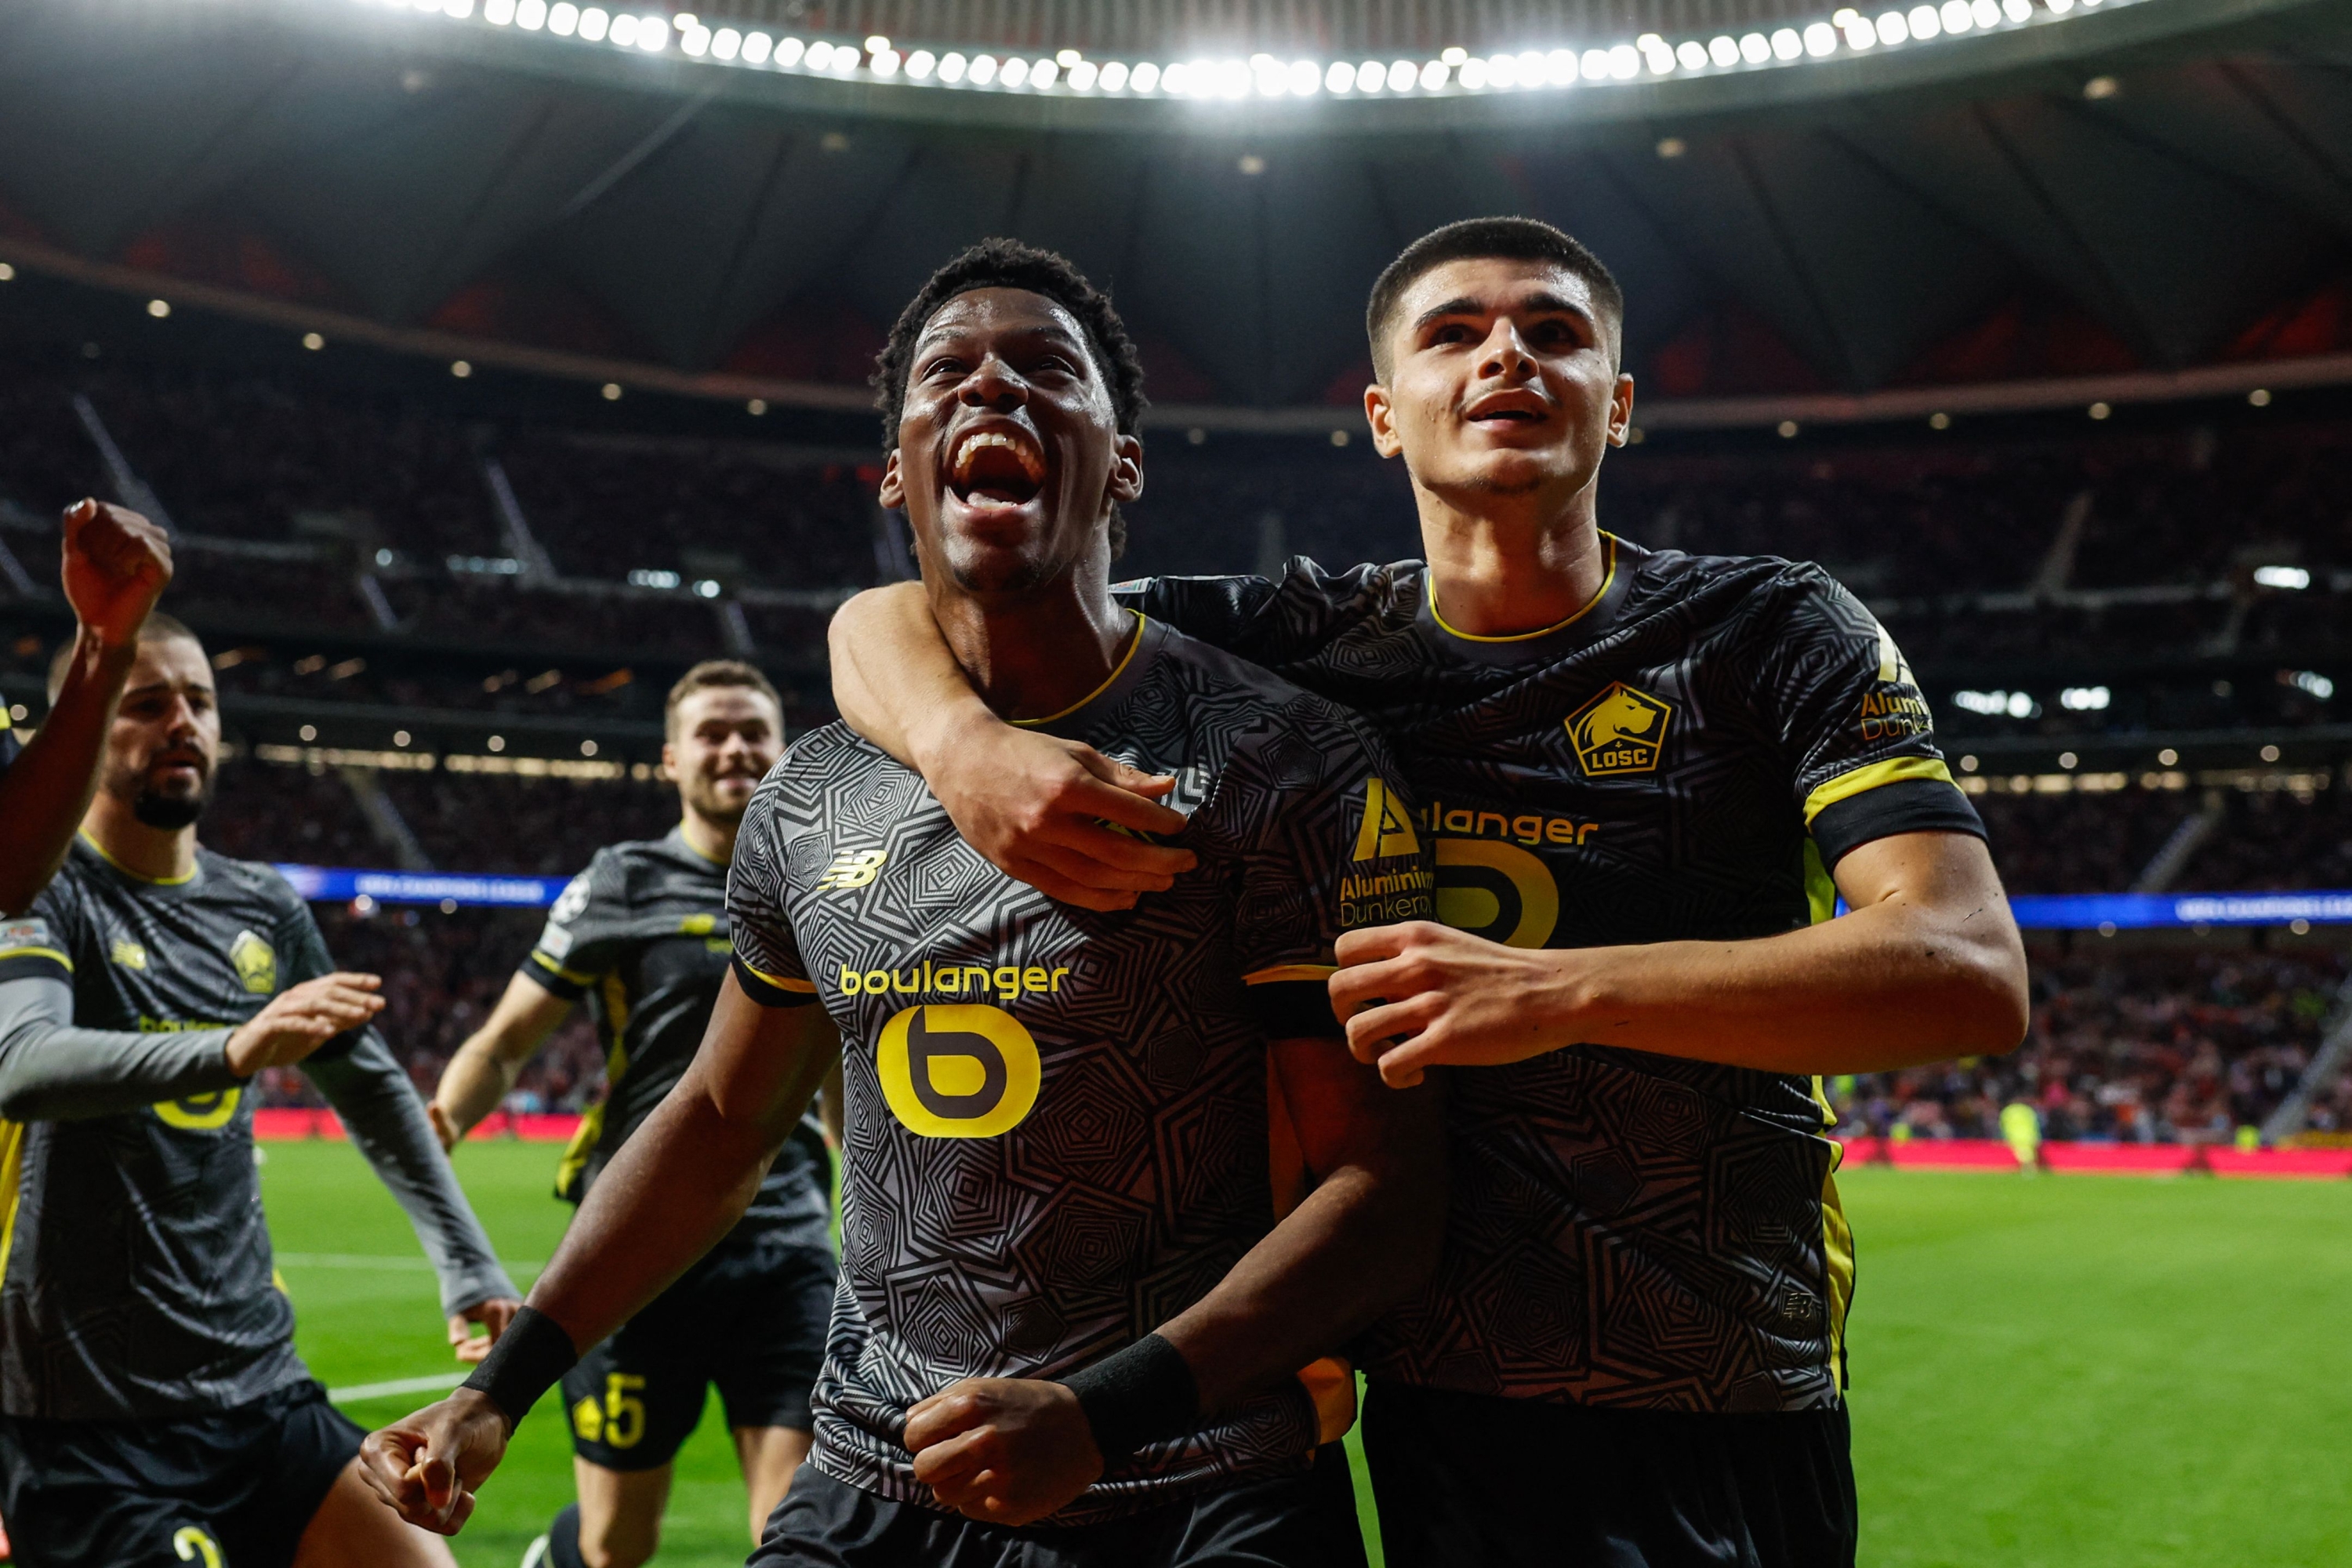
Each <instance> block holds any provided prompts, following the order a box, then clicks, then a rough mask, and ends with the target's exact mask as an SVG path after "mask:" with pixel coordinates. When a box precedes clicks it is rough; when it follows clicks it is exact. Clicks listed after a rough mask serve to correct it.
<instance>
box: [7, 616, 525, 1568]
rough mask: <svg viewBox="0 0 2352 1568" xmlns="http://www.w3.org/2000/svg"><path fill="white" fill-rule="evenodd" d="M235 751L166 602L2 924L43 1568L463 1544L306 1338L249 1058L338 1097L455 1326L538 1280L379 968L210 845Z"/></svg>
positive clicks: (268, 879) (10, 1180) (493, 1324)
mask: <svg viewBox="0 0 2352 1568" xmlns="http://www.w3.org/2000/svg"><path fill="white" fill-rule="evenodd" d="M76 657H78V656H77V655H76V653H75V652H74V650H73V649H71V648H68V649H66V650H62V652H61V654H60V658H59V659H58V668H56V669H55V670H53V671H52V674H51V677H50V681H51V689H52V691H53V692H54V691H55V690H56V689H57V688H58V685H59V684H60V683H62V682H63V681H64V680H65V679H68V670H69V667H70V661H71V660H73V659H74V658H76ZM219 753H220V716H219V710H218V708H217V706H216V704H215V698H214V690H213V679H212V666H211V663H210V661H209V660H207V659H206V658H205V650H204V648H203V647H202V646H201V645H199V644H198V642H197V641H196V638H195V637H194V635H193V634H192V633H190V632H189V631H188V629H187V628H186V627H185V626H181V625H180V624H179V623H178V622H177V621H174V620H172V619H171V618H170V617H168V616H161V615H155V616H148V617H147V619H146V622H145V624H144V626H142V627H141V629H140V631H139V634H138V639H137V645H136V650H135V654H134V656H133V658H132V659H131V662H130V666H129V671H128V676H127V681H126V689H125V690H124V693H123V696H122V700H121V706H120V710H119V711H118V712H117V713H116V715H115V717H114V719H113V721H112V722H111V725H110V728H109V730H108V731H107V738H106V751H105V754H104V758H103V762H102V766H101V773H100V782H99V788H98V792H97V794H96V795H95V796H94V797H93V798H92V800H91V802H90V805H89V814H88V816H85V817H84V819H83V822H82V829H81V835H80V837H79V840H78V841H77V842H76V843H75V845H74V846H73V847H72V849H71V851H70V852H69V853H68V857H67V859H66V863H65V866H64V868H62V869H61V870H59V871H58V875H57V877H56V879H54V880H53V881H52V882H51V883H50V885H49V887H48V889H47V890H46V891H45V892H43V893H42V894H41V896H40V898H39V899H38V900H37V901H36V902H35V904H34V906H33V908H32V910H31V911H30V913H29V914H27V915H25V916H23V917H20V918H18V919H16V920H14V921H8V922H7V923H6V926H5V941H0V949H5V951H0V1117H5V1119H6V1120H5V1121H0V1513H5V1517H6V1519H7V1521H8V1529H9V1532H10V1535H11V1537H12V1544H13V1545H14V1547H15V1549H16V1557H17V1560H18V1561H20V1562H22V1563H26V1564H28V1565H31V1568H68V1565H75V1568H79V1565H80V1564H95V1563H106V1564H110V1565H112V1564H118V1563H119V1564H125V1565H132V1568H147V1565H149V1564H152V1565H154V1568H166V1565H173V1568H176V1565H178V1564H183V1563H201V1564H205V1565H206V1568H215V1565H217V1564H221V1563H230V1564H234V1565H235V1568H286V1565H288V1564H294V1565H296V1568H331V1565H332V1568H340V1565H342V1564H348V1563H367V1564H370V1565H371V1568H374V1565H377V1564H383V1565H386V1568H448V1565H449V1563H450V1557H449V1554H448V1550H447V1548H446V1546H445V1545H444V1544H443V1543H442V1542H437V1541H436V1540H434V1539H433V1538H432V1537H431V1536H429V1535H427V1534H425V1533H424V1532H423V1531H416V1530H414V1529H412V1528H410V1527H408V1526H406V1525H403V1524H401V1523H400V1522H399V1521H396V1520H394V1519H393V1518H392V1517H391V1516H389V1515H388V1514H386V1513H384V1511H383V1510H382V1509H381V1508H379V1507H378V1506H376V1504H375V1502H374V1500H373V1498H372V1497H371V1496H370V1495H369V1493H368V1492H367V1490H366V1489H365V1487H364V1485H363V1484H362V1483H361V1482H360V1481H359V1479H358V1478H357V1476H356V1474H355V1473H354V1472H353V1470H352V1456H353V1455H354V1454H355V1453H357V1452H358V1449H359V1441H360V1437H361V1433H360V1430H359V1428H358V1427H357V1426H353V1425H352V1423H351V1422H350V1421H349V1420H347V1419H345V1418H344V1417H343V1416H342V1415H340V1414H338V1413H337V1412H336V1411H335V1410H333V1409H332V1408H331V1406H330V1405H328V1404H327V1400H326V1394H325V1393H324V1391H323V1390H321V1389H320V1387H319V1385H318V1384H316V1383H314V1382H312V1381H311V1380H310V1373H309V1372H308V1370H307V1369H306V1368H305V1367H304V1366H303V1364H302V1361H301V1358H300V1357H299V1356H298V1355H297V1354H295V1352H294V1343H293V1333H294V1313H293V1309H292V1307H291V1306H289V1303H288V1301H287V1300H286V1297H285V1294H284V1293H283V1292H282V1291H281V1290H280V1289H278V1286H277V1285H276V1283H275V1282H274V1278H273V1271H272V1268H271V1266H270V1247H269V1235H268V1227H267V1226H266V1224H265V1222H264V1218H263V1215H262V1209H261V1193H260V1187H259V1184H258V1182H257V1178H256V1175H255V1170H254V1147H253V1100H252V1099H251V1097H250V1096H248V1095H247V1093H246V1088H247V1084H248V1083H249V1082H250V1081H251V1079H252V1078H253V1076H254V1075H255V1074H256V1073H257V1072H259V1071H260V1070H261V1069H263V1068H271V1067H288V1066H293V1065H297V1064H299V1066H300V1067H301V1068H302V1070H303V1072H304V1074H305V1076H307V1077H308V1078H309V1079H310V1080H311V1082H312V1083H314V1084H315V1085H317V1087H318V1088H319V1089H320V1091H321V1092H322V1093H324V1094H325V1095H326V1097H327V1099H328V1101H329V1102H330V1103H331V1105H333V1107H334V1108H335V1111H336V1114H337V1115H338V1116H340V1117H341V1119H342V1122H343V1125H344V1126H345V1127H346V1128H347V1129H348V1130H349V1131H350V1134H351V1137H352V1142H353V1143H354V1144H356V1145H357V1146H358V1148H359V1150H360V1152H361V1153H362V1155H364V1156H365V1158H366V1159H367V1161H368V1163H370V1164H371V1165H372V1166H373V1167H374V1169H375V1173H376V1174H377V1176H378V1177H379V1178H380V1179H381V1180H382V1181H383V1184H384V1185H385V1186H386V1187H388V1188H390V1189H391V1191H392V1194H393V1196H394V1198H395V1199H397V1200H398V1201H399V1203H400V1205H401V1206H402V1208H403V1209H404V1210H405V1211H406V1212H407V1215H408V1217H409V1222H410V1223H411V1225H413V1226H415V1230H416V1234H417V1238H418V1240H419V1241H421V1242H422V1243H423V1244H424V1247H425V1255H426V1256H427V1257H428V1258H430V1259H431V1260H432V1262H433V1265H434V1268H435V1269H436V1272H437V1273H438V1274H439V1276H440V1282H441V1300H442V1307H443V1310H444V1311H445V1312H446V1313H447V1314H448V1315H449V1320H450V1321H449V1327H450V1331H451V1335H452V1337H453V1339H457V1340H460V1341H462V1340H464V1336H465V1328H466V1324H467V1321H469V1320H473V1321H481V1322H482V1323H483V1324H484V1325H485V1326H486V1327H487V1328H488V1331H489V1332H490V1334H491V1335H493V1336H495V1334H496V1333H497V1332H498V1331H499V1330H500V1329H501V1328H502V1327H503V1326H504V1324H505V1322H506V1321H507V1320H508V1318H509V1316H510V1315H511V1314H512V1312H513V1311H514V1310H515V1307H516V1304H517V1303H516V1301H515V1296H516V1291H515V1289H514V1287H513V1285H512V1284H510V1283H509V1281H508V1279H507V1277H506V1274H505V1273H504V1271H503V1270H501V1269H500V1268H499V1264H498V1260H497V1258H495V1257H494V1256H493V1255H492V1253H491V1251H490V1245H489V1241H488V1238H487V1237H485V1236H484V1235H483V1234H482V1229H481V1226H480V1225H479V1224H478V1223H477V1222H476V1220H475V1218H474V1215H473V1213H472V1211H471V1210H470V1209H469V1208H468V1207H467V1204H466V1199H465V1196H464V1194H462V1193H461V1192H460V1191H459V1190H458V1188H457V1181H456V1178H455V1177H453V1176H452V1175H451V1174H450V1172H449V1164H448V1161H447V1160H446V1157H444V1155H443V1154H442V1152H441V1150H440V1149H439V1147H438V1146H437V1145H436V1143H435V1142H434V1139H433V1133H432V1130H431V1129H430V1127H428V1126H427V1124H426V1121H425V1107H424V1105H423V1103H422V1102H421V1101H420V1100H418V1099H417V1096H416V1093H415V1089H412V1088H411V1087H410V1085H409V1082H408V1078H407V1075H406V1073H404V1071H403V1070H402V1069H401V1068H400V1066H399V1064H398V1063H397V1062H395V1061H394V1059H393V1056H392V1053H391V1052H390V1051H389V1050H388V1049H386V1047H385V1046H384V1043H383V1040H382V1039H380V1038H379V1037H377V1036H376V1034H375V1032H374V1031H373V1029H372V1028H370V1027H369V1026H368V1021H369V1020H370V1019H371V1018H373V1016H375V1014H376V1013H377V1012H378V1011H379V1010H380V1009H381V1008H382V1006H383V1000H382V998H381V997H380V996H379V995H378V994H377V993H378V989H379V986H378V982H377V980H376V977H375V976H373V975H371V974H351V973H338V972H335V971H334V968H333V965H332V964H331V963H330V962H329V960H328V957H327V953H326V949H325V946H324V944H323V943H322V942H320V936H319V928H318V926H317V924H316V923H315V922H314V921H312V920H311V918H310V910H309V908H308V907H307V906H306V905H304V904H303V903H302V901H301V900H300V899H299V897H297V896H296V894H295V892H294V890H293V889H291V888H289V887H288V886H287V884H286V881H285V879H283V878H281V877H279V876H278V873H277V872H276V871H275V870H273V869H271V868H269V867H268V866H264V865H257V864H254V863H252V862H249V861H242V860H230V859H227V858H224V857H221V856H218V855H215V854H213V853H212V852H211V851H210V850H207V849H205V848H204V847H201V846H200V845H199V844H198V843H197V842H196V828H195V825H196V821H197V818H198V817H199V816H201V815H202V814H203V811H204V808H205V803H206V801H207V799H208V798H209V796H210V795H211V791H212V784H213V774H214V769H215V763H217V761H218V758H219ZM469 1343H471V1342H469ZM472 1348H473V1353H475V1354H477V1355H478V1353H479V1352H480V1350H481V1349H482V1348H486V1347H485V1346H483V1345H481V1344H479V1343H473V1347H472ZM463 1353H465V1350H464V1347H462V1346H461V1354H463Z"/></svg>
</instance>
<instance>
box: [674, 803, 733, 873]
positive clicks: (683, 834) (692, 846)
mask: <svg viewBox="0 0 2352 1568" xmlns="http://www.w3.org/2000/svg"><path fill="white" fill-rule="evenodd" d="M677 841H678V842H679V843H680V844H683V845H685V846H686V847H687V852H688V854H690V855H692V856H693V857H694V858H696V859H698V860H699V861H701V862H702V863H703V864H704V865H706V866H717V867H719V868H721V869H722V870H723V869H725V868H726V867H727V865H728V862H727V861H725V860H714V859H712V858H710V857H709V856H708V855H705V854H704V853H703V852H702V847H701V846H700V845H698V844H697V843H696V842H695V841H694V835H693V834H691V833H688V831H687V830H686V818H684V817H683V816H681V817H679V818H678V819H677Z"/></svg>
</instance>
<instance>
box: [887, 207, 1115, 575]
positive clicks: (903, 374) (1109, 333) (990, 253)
mask: <svg viewBox="0 0 2352 1568" xmlns="http://www.w3.org/2000/svg"><path fill="white" fill-rule="evenodd" d="M974 289H1023V290H1024V291H1026V292H1028V293H1031V294H1042V295H1044V296H1045V298H1046V299H1048V300H1052V301H1054V303H1055V304H1056V305H1059V306H1060V307H1062V309H1063V310H1067V311H1068V312H1069V313H1070V315H1071V316H1072V318H1073V319H1075V320H1076V321H1077V323H1078V326H1079V327H1080V328H1081V329H1082V330H1083V331H1085V333H1086V337H1087V353H1090V354H1092V355H1093V356H1094V362H1095V370H1096V371H1097V374H1100V375H1101V376H1102V378H1103V384H1105V385H1106V386H1108V387H1109V388H1110V405H1111V413H1112V415H1113V417H1114V418H1115V419H1116V421H1117V423H1118V432H1119V434H1120V435H1122V436H1132V435H1134V434H1136V433H1137V431H1139V429H1140V428H1141V427H1142V425H1143V410H1144V408H1145V407H1146V406H1147V404H1146V401H1145V398H1144V395H1143V361H1142V360H1141V359H1140V358H1139V356H1138V355H1137V353H1136V352H1135V340H1134V339H1132V338H1130V337H1129V336H1128V335H1127V323H1126V322H1125V321H1121V320H1119V316H1118V311H1117V310H1114V309H1112V307H1111V302H1110V296H1109V295H1108V294H1106V293H1104V292H1103V291H1102V290H1101V289H1097V288H1096V287H1095V286H1094V285H1093V284H1091V283H1089V282H1087V278H1086V274H1084V273H1082V272H1080V271H1079V270H1078V269H1077V268H1076V267H1075V266H1073V265H1071V263H1070V261H1069V260H1068V258H1066V257H1063V256H1060V255H1058V254H1056V253H1055V252H1054V251H1051V250H1041V249H1039V248H1038V247H1035V246H1034V245H1024V244H1023V243H1022V242H1021V241H1019V240H1017V239H983V240H982V241H981V242H980V243H979V244H977V245H974V246H972V247H969V248H968V249H966V250H964V251H963V252H962V253H961V255H959V256H956V257H954V258H951V259H950V261H949V262H948V263H947V264H946V265H945V266H943V267H941V268H940V269H939V270H938V271H936V272H934V273H932V274H931V275H930V278H929V279H928V280H926V281H925V283H924V284H923V286H922V288H921V289H919V290H917V291H916V294H915V297H914V298H913V299H912V300H908V303H907V308H906V309H905V310H901V311H899V312H898V321H896V322H894V323H893V324H892V325H891V328H890V339H889V342H887V343H885V344H884V345H883V348H882V353H881V354H880V355H879V356H878V357H877V359H876V360H875V362H874V374H873V377H872V381H873V384H874V405H875V408H876V409H877V411H878V412H879V413H880V414H881V416H882V446H883V449H884V450H886V451H887V450H888V449H889V448H891V447H896V446H897V445H898V416H899V414H900V411H901V410H902V409H903V408H904V406H905V405H906V401H907V374H908V371H909V370H911V369H912V368H913V363H914V358H915V340H916V339H918V338H919V337H921V336H922V335H923V328H924V326H925V325H926V324H928V323H929V321H930V319H931V318H932V317H933V316H934V315H936V314H938V313H939V309H940V306H942V305H944V304H946V303H947V302H948V301H949V300H952V299H954V298H955V297H956V296H957V295H959V294H969V293H971V292H972V291H973V290H974ZM1126 548H1127V520H1126V519H1124V518H1122V517H1121V516H1119V513H1118V508H1117V507H1116V506H1114V507H1112V508H1111V514H1110V552H1111V555H1112V558H1113V559H1117V558H1118V555H1119V554H1120V553H1121V552H1124V551H1125V550H1126Z"/></svg>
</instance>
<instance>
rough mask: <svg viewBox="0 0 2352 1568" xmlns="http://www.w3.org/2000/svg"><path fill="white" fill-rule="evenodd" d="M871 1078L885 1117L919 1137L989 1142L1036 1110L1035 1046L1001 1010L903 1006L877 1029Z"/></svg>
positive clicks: (1037, 1067)
mask: <svg viewBox="0 0 2352 1568" xmlns="http://www.w3.org/2000/svg"><path fill="white" fill-rule="evenodd" d="M874 1068H875V1071H877V1073H879V1074H880V1075H881V1078H882V1096H883V1098H884V1099H885V1100H888V1101H889V1102H890V1110H891V1113H892V1114H893V1115H895V1116H897V1117H898V1120H899V1121H901V1122H903V1123H905V1124H906V1127H907V1130H908V1131H910V1132H914V1133H918V1134H920V1135H921V1136H922V1137H925V1138H993V1137H995V1136H996V1135H997V1134H999V1133H1000V1132H1010V1131H1013V1129H1014V1128H1015V1127H1018V1126H1020V1125H1021V1122H1022V1119H1023V1118H1024V1117H1026V1116H1027V1115H1028V1114H1029V1111H1030V1109H1031V1108H1032V1107H1033V1106H1034V1105H1035V1104H1036V1103H1037V1083H1038V1079H1039V1078H1040V1076H1041V1075H1042V1073H1043V1070H1044V1069H1043V1068H1042V1066H1041V1064H1040V1063H1039V1061H1038V1059H1037V1042H1036V1041H1035V1040H1034V1039H1032V1038H1031V1037H1030V1035H1029V1031H1028V1030H1026V1029H1024V1028H1023V1027H1022V1026H1021V1021H1020V1020H1019V1019H1018V1018H1015V1017H1014V1016H1013V1015H1012V1014H1010V1013H1008V1012H1006V1011H1005V1010H1004V1009H1003V1008H1002V1007H989V1006H975V1005H969V1004H966V1005H939V1006H924V1007H908V1008H904V1009H902V1010H900V1011H899V1013H898V1015H897V1016H894V1017H893V1018H892V1019H891V1020H890V1021H889V1022H888V1023H887V1024H885V1025H883V1026H882V1040H881V1044H880V1045H879V1046H877V1047H876V1049H875V1052H874Z"/></svg>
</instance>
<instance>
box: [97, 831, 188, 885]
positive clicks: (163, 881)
mask: <svg viewBox="0 0 2352 1568" xmlns="http://www.w3.org/2000/svg"><path fill="white" fill-rule="evenodd" d="M76 837H79V838H80V840H81V841H82V842H83V843H84V844H87V845H89V852H90V853H91V854H93V855H95V856H97V857H98V858H100V859H101V860H103V861H105V862H106V863H107V864H108V865H110V866H111V867H113V868H115V869H116V870H118V871H120V872H121V873H122V874H123V875H124V876H126V877H128V878H130V879H131V880H132V881H134V882H144V883H146V884H147V885H148V886H149V887H151V888H177V887H180V886H182V885H183V884H185V883H188V882H193V881H194V880H195V879H196V874H195V873H194V871H191V872H189V873H188V874H187V875H186V876H184V877H142V876H141V875H140V874H139V873H138V872H136V871H134V870H132V869H131V868H130V867H128V866H126V865H124V864H123V863H122V862H121V861H120V860H117V859H116V858H114V857H113V856H111V855H109V854H108V853H107V852H106V851H105V850H103V849H101V848H100V847H99V844H98V840H97V839H95V838H92V837H90V836H89V829H88V828H87V827H84V828H79V829H77V830H76Z"/></svg>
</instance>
